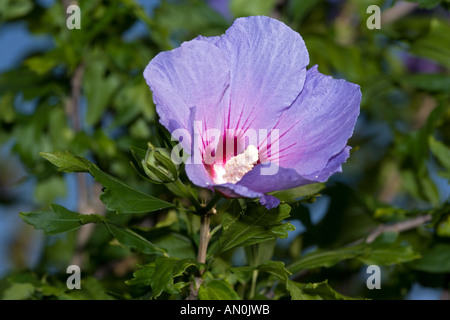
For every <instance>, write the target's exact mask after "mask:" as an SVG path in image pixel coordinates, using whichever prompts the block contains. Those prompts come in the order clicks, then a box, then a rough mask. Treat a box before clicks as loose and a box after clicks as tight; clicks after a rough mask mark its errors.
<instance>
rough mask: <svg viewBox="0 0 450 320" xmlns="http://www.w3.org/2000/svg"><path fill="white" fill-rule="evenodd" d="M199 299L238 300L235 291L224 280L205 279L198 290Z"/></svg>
mask: <svg viewBox="0 0 450 320" xmlns="http://www.w3.org/2000/svg"><path fill="white" fill-rule="evenodd" d="M198 298H199V299H200V300H240V298H239V296H238V294H237V293H236V291H234V290H233V289H232V288H231V286H230V285H229V284H228V282H226V281H225V280H210V281H205V282H203V283H202V285H201V286H200V289H199V290H198Z"/></svg>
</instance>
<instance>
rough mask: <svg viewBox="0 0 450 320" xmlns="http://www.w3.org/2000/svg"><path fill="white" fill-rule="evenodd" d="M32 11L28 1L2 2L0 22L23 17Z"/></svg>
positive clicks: (31, 5) (8, 0) (13, 0)
mask: <svg viewBox="0 0 450 320" xmlns="http://www.w3.org/2000/svg"><path fill="white" fill-rule="evenodd" d="M32 9H33V2H32V1H30V0H4V1H2V2H1V3H0V22H3V21H5V20H12V19H17V18H20V17H23V16H24V15H26V14H28V13H29V12H30V11H31V10H32Z"/></svg>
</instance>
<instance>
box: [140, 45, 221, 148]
mask: <svg viewBox="0 0 450 320" xmlns="http://www.w3.org/2000/svg"><path fill="white" fill-rule="evenodd" d="M144 77H145V79H146V81H147V84H148V85H149V86H150V88H151V90H152V91H153V99H154V101H155V104H156V111H157V112H158V114H159V116H160V122H161V124H163V125H164V126H165V127H166V128H167V129H168V130H169V131H170V132H171V133H173V132H174V131H175V130H176V129H184V130H187V131H188V132H189V133H190V135H191V136H192V133H193V125H194V123H192V120H193V118H195V119H194V120H195V121H201V122H202V124H201V127H202V129H203V130H205V129H206V130H207V129H208V128H217V129H219V130H220V129H221V127H222V114H223V106H224V105H228V104H229V102H228V100H229V91H228V85H229V67H228V62H227V60H226V59H225V57H224V55H223V54H222V52H221V50H220V49H219V48H217V47H216V46H214V45H213V44H210V43H208V42H205V41H200V40H192V41H189V42H184V43H183V44H182V45H181V46H180V47H178V48H176V49H174V50H171V51H166V52H161V53H159V54H158V55H157V56H156V57H155V58H154V59H152V60H151V61H150V63H149V64H148V66H147V68H146V69H145V71H144ZM193 114H194V117H192V115H193ZM206 130H205V131H206ZM176 138H178V137H176ZM187 138H188V137H186V140H185V141H183V147H185V148H186V147H187V146H190V144H191V141H190V139H187ZM188 150H189V149H188Z"/></svg>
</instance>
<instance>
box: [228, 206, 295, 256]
mask: <svg viewBox="0 0 450 320" xmlns="http://www.w3.org/2000/svg"><path fill="white" fill-rule="evenodd" d="M235 203H236V202H235ZM290 211H291V207H289V206H288V205H287V204H280V205H279V206H278V207H277V208H274V209H271V210H267V209H266V208H265V207H264V206H258V205H257V204H256V203H249V204H248V206H247V210H246V212H245V213H237V215H236V213H235V214H233V213H231V212H225V213H224V216H223V221H222V225H223V231H222V234H221V236H220V248H221V251H226V250H229V249H231V248H234V247H237V246H248V245H251V244H255V243H259V242H263V241H267V240H270V239H274V238H275V237H278V238H286V237H287V236H288V231H293V230H295V227H294V226H293V225H291V224H290V223H283V220H284V219H286V218H288V217H289V212H290Z"/></svg>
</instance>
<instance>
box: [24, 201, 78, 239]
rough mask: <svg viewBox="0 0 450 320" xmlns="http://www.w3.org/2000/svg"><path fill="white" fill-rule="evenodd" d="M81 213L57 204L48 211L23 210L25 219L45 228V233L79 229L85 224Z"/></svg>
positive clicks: (52, 233)
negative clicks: (81, 218)
mask: <svg viewBox="0 0 450 320" xmlns="http://www.w3.org/2000/svg"><path fill="white" fill-rule="evenodd" d="M80 216H81V215H80V214H79V213H76V212H73V211H70V210H67V209H66V208H64V207H62V206H59V205H57V204H52V205H51V209H50V210H48V211H35V212H21V213H20V217H21V218H22V220H23V221H25V222H26V223H28V224H31V225H33V226H34V227H35V228H36V229H41V230H44V233H45V234H48V235H54V234H58V233H62V232H67V231H71V230H75V229H78V228H79V227H81V226H82V225H83V224H82V223H81V221H80Z"/></svg>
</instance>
